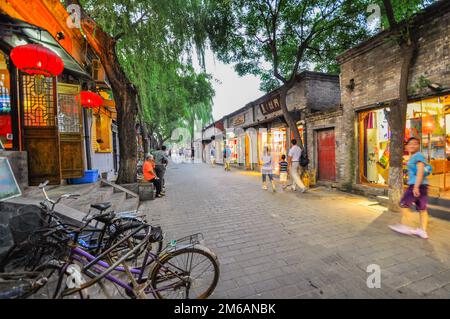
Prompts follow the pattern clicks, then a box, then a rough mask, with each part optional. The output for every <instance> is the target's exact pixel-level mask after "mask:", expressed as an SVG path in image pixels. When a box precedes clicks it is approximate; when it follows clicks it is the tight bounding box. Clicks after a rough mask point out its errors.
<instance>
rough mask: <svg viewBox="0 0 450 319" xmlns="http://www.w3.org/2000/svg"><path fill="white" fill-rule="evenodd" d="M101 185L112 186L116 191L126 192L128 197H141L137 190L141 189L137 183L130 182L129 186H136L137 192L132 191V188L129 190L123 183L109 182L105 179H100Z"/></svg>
mask: <svg viewBox="0 0 450 319" xmlns="http://www.w3.org/2000/svg"><path fill="white" fill-rule="evenodd" d="M100 186H101V187H112V188H113V189H114V192H125V193H126V196H127V198H130V197H134V198H139V195H138V194H137V192H138V191H139V190H138V186H137V183H134V184H130V185H128V186H127V187H128V188H130V187H133V188H136V190H137V192H134V191H131V190H129V189H128V188H126V187H123V186H121V185H118V184H115V183H112V182H109V181H107V180H104V179H101V180H100Z"/></svg>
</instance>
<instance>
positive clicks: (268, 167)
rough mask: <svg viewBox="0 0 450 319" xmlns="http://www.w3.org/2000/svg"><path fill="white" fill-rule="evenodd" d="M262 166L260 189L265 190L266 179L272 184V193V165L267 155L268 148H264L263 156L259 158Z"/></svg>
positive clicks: (270, 158)
mask: <svg viewBox="0 0 450 319" xmlns="http://www.w3.org/2000/svg"><path fill="white" fill-rule="evenodd" d="M261 160H262V162H263V165H262V167H261V176H262V184H263V185H262V188H263V189H265V190H267V189H268V188H267V177H269V180H270V182H271V184H272V191H273V192H276V187H275V181H274V180H273V163H272V156H270V154H269V148H268V147H267V146H266V147H265V148H264V154H263V156H262V158H261Z"/></svg>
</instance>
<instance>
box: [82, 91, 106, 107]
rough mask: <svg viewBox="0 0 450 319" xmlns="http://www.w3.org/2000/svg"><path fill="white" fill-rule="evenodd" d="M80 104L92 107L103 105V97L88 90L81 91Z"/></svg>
mask: <svg viewBox="0 0 450 319" xmlns="http://www.w3.org/2000/svg"><path fill="white" fill-rule="evenodd" d="M80 95H81V106H83V107H85V108H87V109H92V108H99V107H100V106H102V105H103V99H102V97H101V96H100V95H98V94H97V93H94V92H90V91H81V93H80Z"/></svg>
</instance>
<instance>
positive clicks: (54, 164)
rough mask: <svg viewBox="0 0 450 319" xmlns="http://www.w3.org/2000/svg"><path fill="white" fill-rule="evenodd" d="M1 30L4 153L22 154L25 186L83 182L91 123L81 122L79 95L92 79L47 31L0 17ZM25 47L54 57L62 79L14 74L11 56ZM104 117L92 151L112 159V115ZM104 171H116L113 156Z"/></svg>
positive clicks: (0, 129) (0, 96) (1, 136)
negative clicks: (108, 155) (28, 46)
mask: <svg viewBox="0 0 450 319" xmlns="http://www.w3.org/2000/svg"><path fill="white" fill-rule="evenodd" d="M0 24H2V27H3V25H4V26H5V28H10V32H5V33H4V34H2V36H1V37H0V140H1V141H2V144H3V145H4V146H5V149H6V150H11V151H13V152H14V151H17V152H22V153H23V152H26V153H25V154H26V158H27V161H26V163H25V166H28V170H27V177H26V179H28V183H27V184H29V185H37V184H39V183H41V182H42V181H45V180H49V181H50V183H51V184H60V183H61V180H63V179H69V178H78V177H82V176H83V175H84V170H85V169H86V164H87V162H89V161H90V160H91V158H90V155H92V152H87V150H86V145H85V143H84V139H85V138H87V137H88V136H89V130H88V132H86V131H85V127H86V128H89V129H91V128H92V126H93V125H95V123H93V122H95V121H91V122H90V123H85V121H84V119H83V112H82V106H81V90H82V86H83V85H85V84H87V83H88V82H89V83H91V84H93V78H92V77H91V75H90V74H88V73H87V72H86V71H85V70H84V69H83V68H82V67H81V65H80V63H79V62H78V61H77V60H75V58H74V57H73V56H72V55H71V54H69V52H68V51H67V50H66V49H65V48H63V47H62V46H61V45H60V43H59V42H58V40H57V39H55V38H54V37H53V36H52V35H51V34H50V33H49V32H48V31H46V30H44V29H41V28H39V27H37V26H34V25H31V24H28V23H26V22H24V21H22V20H18V19H14V18H12V17H10V16H7V15H4V14H0ZM37 31H38V32H37ZM24 45H34V46H38V47H39V46H40V47H42V48H43V49H42V50H45V52H47V53H46V54H48V55H49V56H52V55H55V56H57V57H58V58H59V59H61V61H62V64H63V66H64V70H63V71H62V73H61V72H60V73H58V74H51V75H50V74H49V75H45V76H41V75H28V74H27V73H25V72H24V71H22V70H19V69H17V68H16V66H15V64H14V63H13V61H12V59H11V52H12V51H13V50H14V49H15V48H17V47H21V48H23V46H24ZM22 58H23V57H22ZM26 58H28V59H31V58H36V56H33V57H30V56H25V59H26ZM103 113H106V112H103ZM105 116H106V117H105ZM105 116H103V114H102V115H100V116H98V117H99V120H97V121H96V122H97V123H98V125H97V127H98V128H99V129H97V128H95V127H94V128H93V130H97V131H99V133H97V134H98V135H99V136H100V139H98V138H96V139H95V140H94V141H95V142H96V143H97V144H98V145H96V146H95V148H96V149H97V150H98V151H99V152H108V153H112V151H113V146H112V135H111V115H105ZM103 128H105V129H103ZM106 128H107V129H106ZM106 131H108V132H107V134H106V133H104V132H106ZM98 140H100V142H99V141H98ZM91 141H92V139H91ZM88 158H89V159H88ZM87 159H88V160H87ZM109 164H110V165H109ZM108 165H109V166H110V167H111V168H113V167H114V165H113V160H112V156H111V163H108ZM94 168H95V167H94Z"/></svg>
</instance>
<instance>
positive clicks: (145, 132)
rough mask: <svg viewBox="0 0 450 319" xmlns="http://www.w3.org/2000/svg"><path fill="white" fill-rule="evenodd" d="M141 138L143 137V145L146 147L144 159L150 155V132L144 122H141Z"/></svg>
mask: <svg viewBox="0 0 450 319" xmlns="http://www.w3.org/2000/svg"><path fill="white" fill-rule="evenodd" d="M141 136H142V144H143V146H144V157H145V156H147V154H148V153H150V148H149V138H148V130H147V126H146V124H145V123H144V121H141Z"/></svg>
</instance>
